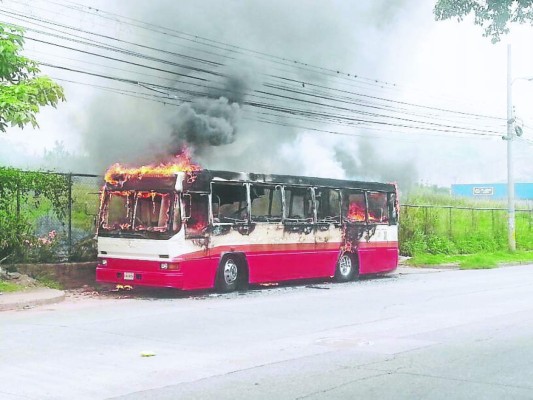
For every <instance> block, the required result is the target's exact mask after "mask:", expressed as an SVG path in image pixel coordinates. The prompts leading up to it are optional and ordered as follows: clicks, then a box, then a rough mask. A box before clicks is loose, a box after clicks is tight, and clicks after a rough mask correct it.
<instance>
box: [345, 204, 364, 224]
mask: <svg viewBox="0 0 533 400" xmlns="http://www.w3.org/2000/svg"><path fill="white" fill-rule="evenodd" d="M347 217H348V219H350V220H352V221H364V220H365V208H364V207H363V206H362V205H360V204H357V203H355V202H354V203H350V207H349V208H348V215H347Z"/></svg>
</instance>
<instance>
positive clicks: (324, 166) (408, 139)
mask: <svg viewBox="0 0 533 400" xmlns="http://www.w3.org/2000/svg"><path fill="white" fill-rule="evenodd" d="M83 4H84V5H85V6H91V7H94V9H98V10H101V11H100V12H95V11H94V9H92V11H93V13H92V14H91V13H90V12H87V11H90V10H89V9H87V8H84V7H81V8H80V7H78V6H76V4H75V3H72V2H70V1H64V0H54V1H52V0H50V1H48V0H46V1H45V0H31V1H30V0H26V1H13V0H5V1H3V2H2V3H0V11H2V12H4V14H0V20H1V21H4V22H6V21H11V22H14V23H16V24H19V25H23V26H25V27H31V28H32V29H34V30H35V29H37V30H39V29H41V30H45V29H48V28H50V27H51V25H50V21H52V22H56V23H58V24H62V25H67V26H76V27H78V28H79V29H82V30H87V31H90V32H96V33H100V34H103V35H109V36H112V37H115V38H119V39H121V40H122V41H124V42H122V44H117V43H114V42H113V44H114V45H116V46H121V47H123V48H124V49H132V48H134V46H133V45H131V44H130V45H128V44H126V43H125V42H126V41H127V42H134V43H137V44H141V45H146V46H150V47H157V48H158V49H164V50H166V51H169V52H179V53H180V54H183V55H185V56H195V57H200V56H201V57H202V59H212V60H215V59H216V60H217V61H223V62H222V63H223V64H225V65H224V66H217V67H216V70H217V71H219V72H220V71H222V74H221V76H226V77H228V76H229V77H231V78H232V79H226V80H224V81H223V80H220V82H219V83H220V84H221V85H225V86H224V88H228V87H231V88H232V92H231V93H241V92H246V93H250V91H251V90H258V89H260V90H265V89H264V86H262V85H264V83H265V82H267V81H268V82H270V79H271V78H269V77H271V76H273V75H275V76H277V77H281V78H285V77H286V78H290V79H292V80H297V81H301V82H302V84H301V85H299V84H298V85H299V86H301V90H311V89H312V87H310V85H312V84H315V85H320V86H322V87H324V88H330V89H334V90H336V92H334V93H336V94H335V96H337V97H338V96H341V95H342V93H343V92H342V91H344V92H350V93H355V92H356V93H358V94H362V95H363V96H371V97H369V98H367V100H368V101H369V103H368V106H367V108H364V110H365V112H367V113H368V112H375V111H372V107H374V106H375V105H376V104H378V103H379V104H380V107H381V106H383V104H385V105H387V104H388V105H387V106H386V107H385V109H383V108H379V113H380V115H382V114H384V113H389V114H390V115H392V116H394V117H395V118H397V119H391V120H389V119H387V118H386V117H380V118H379V119H376V120H374V122H376V121H378V122H379V123H371V124H366V123H365V124H363V125H361V123H359V125H353V124H352V125H350V126H346V125H338V124H337V123H336V122H334V121H331V120H329V121H326V120H322V121H321V122H320V123H318V122H316V121H313V122H311V121H307V120H302V119H296V117H294V116H288V115H284V116H275V117H274V116H269V117H268V119H269V120H270V121H271V122H276V123H277V124H273V123H265V122H264V121H263V122H259V121H258V119H264V118H265V117H264V116H263V117H262V116H259V115H258V114H257V110H255V109H253V107H251V106H249V105H248V104H249V103H250V102H252V101H263V100H261V98H260V97H258V96H259V95H257V92H255V93H256V96H257V97H254V96H250V95H247V96H246V98H243V99H230V100H229V101H227V103H228V104H224V103H220V102H218V103H209V104H206V103H204V102H203V101H204V100H203V99H197V98H195V97H194V96H192V97H190V100H192V103H191V104H190V105H184V104H181V103H180V104H181V105H179V104H172V105H168V104H167V105H163V104H161V103H157V102H154V101H148V100H143V99H139V98H135V97H131V96H126V95H124V93H125V91H126V90H129V91H131V92H136V91H137V92H140V91H142V92H143V93H151V95H154V93H156V92H155V91H154V90H153V89H150V91H146V88H142V87H139V86H135V85H131V84H129V88H127V89H126V87H127V86H128V85H125V84H123V83H122V84H119V83H117V82H113V81H111V82H110V81H109V80H103V79H100V78H97V77H94V76H89V75H82V74H79V73H72V72H67V71H64V70H59V69H57V68H49V67H43V68H42V70H43V72H44V73H46V74H48V75H50V76H52V77H54V78H61V79H66V80H71V81H75V82H78V83H70V82H65V81H60V83H61V84H62V85H63V86H64V88H65V92H66V97H67V100H68V101H67V102H66V103H62V104H60V105H59V106H58V108H57V109H53V108H46V109H43V110H42V112H41V113H40V114H39V116H38V120H39V123H40V129H39V130H32V129H31V128H26V129H24V130H19V129H14V128H10V129H9V130H8V132H7V133H6V134H3V135H0V163H1V164H3V165H13V166H19V167H23V168H38V167H42V168H50V167H57V166H58V165H60V164H63V169H68V170H72V172H81V173H87V172H91V173H92V172H95V173H101V172H102V171H103V169H104V168H105V166H106V165H108V164H110V163H111V162H114V161H121V162H131V163H135V162H149V161H150V160H156V159H159V158H161V155H162V154H164V153H165V152H166V151H167V150H169V149H170V148H174V146H175V144H176V142H179V143H181V142H180V141H187V142H188V141H192V143H193V144H192V146H193V147H194V148H195V149H196V150H195V155H196V156H197V158H198V159H199V161H200V162H201V163H202V164H203V165H204V166H206V167H209V168H224V169H230V170H246V171H256V172H272V173H290V174H296V173H298V174H305V175H318V176H329V177H354V178H361V179H373V180H387V181H391V180H396V181H400V182H406V184H408V182H409V181H413V182H423V183H427V184H438V185H443V186H447V185H449V184H451V183H466V182H503V181H505V179H506V144H505V142H504V141H503V140H501V138H499V137H497V135H496V134H492V133H490V134H488V136H486V135H483V134H479V133H483V131H484V130H486V131H487V132H500V131H501V134H502V135H503V134H505V116H506V65H507V59H506V57H507V43H512V51H513V60H512V61H513V71H512V74H513V77H515V78H521V77H533V54H532V52H531V44H532V43H533V40H532V39H533V28H531V27H529V26H513V27H512V34H511V35H509V36H507V37H504V39H503V40H502V42H501V43H498V44H496V45H494V44H491V42H490V40H489V39H487V38H484V37H482V31H481V29H480V28H479V27H476V26H474V25H473V24H472V22H471V21H465V22H463V23H457V22H455V21H446V22H436V21H434V17H433V14H432V8H433V5H434V1H431V0H430V1H426V0H423V1H414V0H405V1H384V0H383V1H364V2H350V1H303V0H300V1H295V0H291V1H281V0H274V1H268V2H264V1H246V2H242V1H230V0H225V1H223V2H222V1H215V0H213V1H207V0H191V1H188V0H180V1H179V2H175V1H170V0H167V1H163V0H154V1H152V2H146V1H126V0H116V1H112V2H110V1H96V0H93V1H84V2H83ZM65 5H67V6H68V7H70V8H65V7H64V6H65ZM103 12H111V13H115V14H116V15H119V16H121V17H130V18H134V19H135V20H137V21H140V22H147V23H150V24H154V25H153V26H152V28H153V29H159V28H157V27H165V28H170V29H173V30H175V31H179V32H181V33H184V34H186V35H198V36H199V37H200V38H201V39H199V40H200V41H201V40H203V39H205V38H206V39H211V40H214V41H216V43H222V44H223V46H226V45H228V44H229V45H235V46H238V48H239V49H236V48H233V50H234V51H231V52H230V51H226V52H223V51H221V50H220V49H219V48H217V47H216V46H218V45H216V43H215V42H209V43H210V44H211V45H212V46H213V47H210V46H207V45H205V42H202V45H201V46H200V45H199V44H198V43H195V41H194V37H193V36H186V37H187V38H188V40H181V41H179V40H176V39H175V38H170V37H168V35H165V34H162V33H161V32H159V33H156V32H154V31H153V30H152V31H149V30H146V29H141V28H139V27H138V26H137V27H136V26H134V25H132V24H127V23H125V22H124V21H123V20H120V19H119V18H114V19H113V18H104V17H102V15H104V16H107V17H109V15H108V14H105V13H103ZM6 13H7V14H6ZM14 13H15V14H14ZM16 13H20V14H22V15H25V16H28V17H30V18H33V20H28V19H13V18H14V16H16ZM130 22H131V20H130ZM35 24H40V25H41V27H39V26H37V25H35ZM56 28H58V27H57V26H56ZM56 33H57V32H56ZM61 35H63V34H61ZM80 35H82V34H81V33H80ZM27 36H28V37H31V38H32V39H30V40H27V45H26V49H27V54H28V56H30V57H32V58H35V59H38V60H39V61H42V62H45V63H49V64H54V65H56V66H63V67H66V66H68V67H69V68H75V69H84V70H86V71H93V72H96V71H98V72H100V73H102V74H106V75H108V76H110V75H112V76H116V77H127V78H133V79H135V80H139V81H141V80H143V81H150V80H151V81H152V82H156V81H157V82H158V83H161V82H163V81H162V80H161V79H163V78H162V75H163V73H161V72H157V71H155V70H154V71H149V72H146V70H143V71H144V72H138V73H137V74H133V73H129V72H127V71H125V69H126V67H125V66H120V65H118V64H116V63H113V61H110V60H109V59H98V58H97V57H95V56H92V55H90V54H87V53H80V52H74V51H71V50H68V49H65V48H64V47H76V48H78V49H82V50H85V51H88V52H100V53H101V54H103V53H104V52H103V51H102V50H95V49H94V48H90V46H86V45H81V44H79V43H75V42H69V41H66V40H65V39H64V38H63V39H52V40H51V37H50V36H43V35H40V34H39V33H37V32H35V31H32V32H28V33H27ZM84 37H91V36H87V35H84ZM92 38H93V39H94V40H102V41H104V39H102V38H101V37H100V38H95V37H92ZM33 39H40V40H44V41H50V42H54V43H55V44H57V43H61V44H62V46H63V47H61V48H59V47H57V46H54V45H49V44H48V45H47V44H43V43H42V42H38V41H35V40H33ZM106 43H112V41H109V40H107V41H106ZM135 49H136V50H137V51H139V52H141V50H140V49H139V48H138V47H135ZM242 49H251V50H253V51H255V52H257V53H251V52H248V51H245V50H242ZM142 51H143V52H144V53H143V54H145V55H150V54H152V53H151V52H149V51H148V50H147V49H144V50H142ZM210 52H211V53H210ZM106 54H107V53H106ZM215 54H216V56H215ZM271 56H277V57H280V58H283V59H285V60H289V61H282V60H281V59H273V58H272V57H271ZM113 57H115V58H119V57H123V58H124V57H125V56H122V55H116V54H115V55H114V56H113ZM157 57H158V58H161V57H162V56H161V53H158V55H157ZM210 57H211V58H210ZM128 60H132V62H139V61H133V59H130V58H128ZM273 60H278V61H279V62H273ZM185 61H186V59H185V60H184V62H185ZM294 61H297V62H298V63H294ZM143 63H152V61H150V60H144V61H143ZM291 63H292V64H293V65H292V66H291ZM303 64H309V65H310V66H309V67H305V66H304V65H303ZM151 65H153V66H156V65H157V67H158V68H160V69H161V68H162V67H161V64H156V63H152V64H151ZM109 67H113V68H114V69H111V68H109ZM315 67H321V68H323V69H317V68H315ZM117 68H122V70H118V69H117ZM165 68H166V67H165ZM172 68H174V69H173V71H174V72H183V70H182V69H180V68H178V67H176V66H173V67H172ZM212 68H213V70H214V69H215V67H212ZM166 69H168V68H166ZM128 70H129V71H133V70H134V67H133V66H132V65H129V66H128ZM139 71H140V70H139ZM328 71H339V75H337V76H335V75H336V74H335V72H333V73H332V72H328ZM187 74H191V75H195V74H196V75H195V76H200V75H199V73H191V72H190V71H187ZM347 74H350V77H348V75H347ZM149 75H150V76H149ZM353 75H357V76H358V77H357V78H354V77H353ZM233 78H234V79H233ZM164 79H165V82H167V83H166V85H168V86H174V85H178V84H179V83H178V82H183V79H181V78H176V83H172V82H170V83H169V76H168V74H167V75H165V78H164ZM220 79H222V78H220ZM82 83H85V84H88V85H83V84H82ZM95 85H97V86H105V87H107V88H110V87H113V88H120V90H122V91H123V93H122V94H117V93H110V92H109V91H105V90H102V88H97V87H95ZM235 88H237V89H235ZM261 88H263V89H261ZM513 89H514V106H515V109H516V116H517V118H518V119H519V121H520V124H522V125H523V127H524V132H525V134H524V137H525V138H527V139H529V140H532V141H533V129H532V128H533V114H532V113H533V109H532V108H531V104H533V82H527V81H526V80H520V79H517V80H515V82H514V84H513ZM225 90H226V89H225ZM269 90H270V89H269ZM291 90H292V89H291ZM313 90H314V89H313ZM316 90H319V89H316ZM320 90H326V89H320ZM228 93H229V92H228ZM284 93H285V95H284V96H286V97H289V96H287V93H286V92H284ZM290 93H292V92H290ZM314 93H318V92H314ZM320 93H322V92H320ZM328 93H331V92H328ZM208 94H209V95H210V96H211V97H212V98H213V99H215V98H216V99H218V98H219V97H220V96H219V94H215V95H213V93H212V92H210V93H208ZM223 94H224V92H221V93H220V95H223ZM158 95H161V96H166V95H168V93H159V94H158ZM295 96H296V97H297V98H298V99H300V100H301V99H302V98H305V99H307V98H308V97H305V96H307V95H305V94H302V93H299V94H297V95H295ZM347 96H348V95H347ZM350 96H351V95H350ZM226 97H227V96H226ZM230 97H231V96H230ZM376 98H380V99H386V100H384V101H386V102H385V103H384V102H383V101H381V100H380V101H378V100H375V99H376ZM352 100H353V98H351V100H350V101H352ZM232 101H235V103H233V104H232ZM265 101H266V100H265ZM324 101H325V100H324ZM335 101H336V102H335V105H336V106H337V107H338V106H343V107H347V108H350V109H352V108H353V106H352V105H342V103H340V102H339V101H338V99H337V100H335ZM268 102H269V104H274V103H273V100H272V101H271V100H268ZM375 102H378V103H375ZM405 103H409V104H416V105H421V106H426V107H429V108H427V109H424V108H420V107H419V108H417V107H414V108H413V107H412V106H405V105H404V104H405ZM275 104H276V105H283V106H285V105H289V104H290V106H291V107H295V105H294V104H300V103H292V102H289V100H286V101H285V102H284V101H283V100H281V99H277V100H276V102H275ZM350 104H351V103H350ZM232 105H233V107H230V106H232ZM302 107H304V105H302ZM308 107H310V108H309V109H313V110H315V108H314V107H318V106H315V105H309V106H308ZM438 109H442V110H454V111H457V113H453V114H452V113H445V112H439V111H438ZM202 112H205V113H207V114H210V116H211V117H212V116H213V115H215V114H216V116H217V119H216V121H217V123H218V122H220V121H222V122H223V124H222V125H221V126H217V129H220V130H218V131H217V132H216V133H212V132H211V130H209V132H207V133H206V135H207V134H217V135H222V136H220V137H221V138H223V139H221V140H222V142H219V141H217V140H218V137H217V140H214V139H212V138H211V137H208V136H198V137H189V136H187V137H186V135H185V133H184V132H185V131H186V130H187V129H189V128H191V127H192V128H194V129H196V128H198V127H199V126H200V125H199V121H200V122H201V121H204V120H203V119H202V118H203V117H202V118H200V117H199V114H200V113H202ZM343 113H344V115H351V114H350V112H348V111H346V112H343ZM462 113H464V114H462ZM222 114H223V116H221V115H222ZM472 114H476V115H484V116H485V115H487V116H493V117H499V118H501V119H500V120H497V119H487V118H482V117H476V116H474V115H472ZM191 115H192V116H194V117H195V118H197V119H196V120H194V123H191V120H190V118H191ZM358 117H360V115H359V116H358ZM198 118H200V119H198ZM221 118H222V120H221ZM365 118H366V117H365ZM369 118H370V117H369ZM413 119H422V120H423V121H426V122H429V123H430V124H429V125H428V124H425V125H424V126H426V127H428V128H429V127H433V128H434V127H435V126H437V127H439V128H438V130H434V129H414V128H413V127H412V125H413V124H412V123H411V122H409V121H411V120H413ZM390 121H392V122H393V125H392V126H391V125H390V124H388V122H390ZM400 121H402V122H400ZM211 122H212V120H209V122H208V124H211ZM383 122H386V123H385V124H383ZM431 124H439V125H431ZM399 125H403V126H399ZM444 125H446V126H448V127H455V126H461V127H463V126H468V127H470V129H471V131H470V134H468V135H457V134H453V133H450V132H443V130H455V128H453V129H452V128H446V129H442V126H444ZM530 127H531V128H530ZM194 129H193V132H194ZM328 132H329V133H328ZM332 132H333V133H332ZM198 134H199V135H200V133H198ZM191 135H192V134H191ZM349 135H351V136H349ZM491 135H492V136H491ZM459 136H460V137H459ZM58 144H59V146H58ZM213 144H215V145H213ZM515 144H516V146H515V147H516V154H515V161H516V179H517V180H519V181H531V176H533V163H532V162H531V161H530V160H531V158H532V156H533V142H527V141H524V140H520V141H517V142H516V143H515ZM58 148H61V149H63V151H58ZM46 150H47V151H48V152H52V154H48V156H47V157H43V155H44V154H45V151H46ZM65 153H68V154H65ZM63 156H64V157H65V158H64V159H62V157H63Z"/></svg>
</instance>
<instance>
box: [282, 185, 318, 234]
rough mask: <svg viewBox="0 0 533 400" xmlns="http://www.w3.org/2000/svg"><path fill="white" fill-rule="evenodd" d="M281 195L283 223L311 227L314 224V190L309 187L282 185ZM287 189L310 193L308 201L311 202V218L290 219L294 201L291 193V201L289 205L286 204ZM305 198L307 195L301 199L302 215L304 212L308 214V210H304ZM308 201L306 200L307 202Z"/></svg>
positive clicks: (303, 216)
mask: <svg viewBox="0 0 533 400" xmlns="http://www.w3.org/2000/svg"><path fill="white" fill-rule="evenodd" d="M282 189H283V191H282V194H283V223H286V224H290V225H295V224H298V225H300V224H301V225H311V224H315V223H316V204H315V197H314V190H313V189H314V188H313V187H311V186H296V185H295V186H289V185H283V186H282ZM287 189H289V190H292V189H296V190H305V191H306V192H309V193H310V200H311V218H309V217H306V216H305V215H302V218H292V217H290V216H289V213H290V212H291V211H292V204H293V201H294V197H293V196H292V192H291V199H290V203H291V204H287ZM306 196H307V193H306V194H305V195H304V197H303V202H304V204H303V210H302V211H303V213H304V214H305V212H306V211H308V212H309V210H306V209H305V207H306V206H305V203H306ZM308 200H309V199H307V201H308Z"/></svg>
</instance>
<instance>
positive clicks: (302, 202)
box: [285, 187, 313, 223]
mask: <svg viewBox="0 0 533 400" xmlns="http://www.w3.org/2000/svg"><path fill="white" fill-rule="evenodd" d="M285 217H286V218H287V219H289V220H292V221H293V222H294V221H296V222H307V223H310V222H313V198H312V196H311V189H309V188H288V187H286V188H285Z"/></svg>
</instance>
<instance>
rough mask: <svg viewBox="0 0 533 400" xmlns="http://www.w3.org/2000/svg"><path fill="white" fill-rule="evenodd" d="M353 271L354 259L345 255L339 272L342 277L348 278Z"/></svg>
mask: <svg viewBox="0 0 533 400" xmlns="http://www.w3.org/2000/svg"><path fill="white" fill-rule="evenodd" d="M351 271H352V259H351V258H350V256H347V255H343V256H342V257H341V259H340V260H339V272H340V273H341V275H342V276H348V275H349V274H350V272H351Z"/></svg>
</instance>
